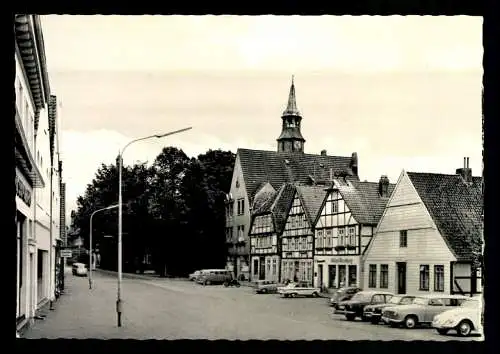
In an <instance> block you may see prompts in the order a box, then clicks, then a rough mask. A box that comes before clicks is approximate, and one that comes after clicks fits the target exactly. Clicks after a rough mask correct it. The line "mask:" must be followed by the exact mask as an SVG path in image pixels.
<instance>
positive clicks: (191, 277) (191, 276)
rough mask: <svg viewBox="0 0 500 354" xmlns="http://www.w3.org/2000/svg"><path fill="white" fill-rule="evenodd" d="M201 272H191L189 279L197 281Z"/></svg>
mask: <svg viewBox="0 0 500 354" xmlns="http://www.w3.org/2000/svg"><path fill="white" fill-rule="evenodd" d="M200 274H201V271H200V270H197V271H195V272H193V273H191V274H189V280H191V281H195V280H196V279H198V277H199V276H200Z"/></svg>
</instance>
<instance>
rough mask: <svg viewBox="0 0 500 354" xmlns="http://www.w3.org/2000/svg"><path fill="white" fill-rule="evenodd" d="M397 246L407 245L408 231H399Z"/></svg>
mask: <svg viewBox="0 0 500 354" xmlns="http://www.w3.org/2000/svg"><path fill="white" fill-rule="evenodd" d="M399 247H408V231H407V230H401V231H399Z"/></svg>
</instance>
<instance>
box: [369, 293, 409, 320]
mask: <svg viewBox="0 0 500 354" xmlns="http://www.w3.org/2000/svg"><path fill="white" fill-rule="evenodd" d="M414 300H415V296H413V295H394V296H393V297H391V298H390V299H389V301H388V302H387V303H385V304H375V305H368V306H366V307H365V308H364V310H363V316H364V317H365V318H366V319H369V320H370V321H371V323H373V324H378V323H379V322H380V320H381V319H382V311H383V309H385V308H386V307H389V306H399V305H409V304H411V303H413V301H414Z"/></svg>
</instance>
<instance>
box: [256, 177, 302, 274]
mask: <svg viewBox="0 0 500 354" xmlns="http://www.w3.org/2000/svg"><path fill="white" fill-rule="evenodd" d="M271 188H272V187H270V185H266V186H264V187H263V188H262V190H261V191H259V193H258V194H257V196H256V197H255V201H254V205H253V208H252V211H253V214H252V222H251V224H250V234H249V236H250V247H251V248H250V257H251V274H252V279H254V280H257V279H258V280H270V281H275V282H278V281H279V280H280V268H281V267H280V260H281V257H280V251H281V247H280V246H281V244H280V242H279V241H280V237H281V234H282V232H283V227H284V225H285V220H286V215H287V212H288V210H289V209H290V204H291V201H292V198H293V196H294V193H295V189H294V187H293V185H291V184H284V185H283V186H282V187H281V188H280V189H279V191H277V192H276V191H274V189H271Z"/></svg>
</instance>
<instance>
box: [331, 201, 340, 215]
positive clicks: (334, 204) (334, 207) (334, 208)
mask: <svg viewBox="0 0 500 354" xmlns="http://www.w3.org/2000/svg"><path fill="white" fill-rule="evenodd" d="M338 211H339V201H338V200H332V214H335V213H338Z"/></svg>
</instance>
